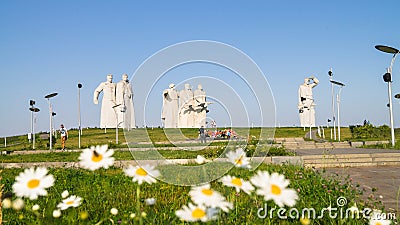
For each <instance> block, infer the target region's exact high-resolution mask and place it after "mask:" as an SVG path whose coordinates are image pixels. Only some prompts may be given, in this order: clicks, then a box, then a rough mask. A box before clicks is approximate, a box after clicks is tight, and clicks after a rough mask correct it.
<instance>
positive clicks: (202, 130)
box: [199, 126, 206, 143]
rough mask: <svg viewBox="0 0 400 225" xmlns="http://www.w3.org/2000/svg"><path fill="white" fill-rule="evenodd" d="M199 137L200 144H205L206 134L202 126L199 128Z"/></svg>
mask: <svg viewBox="0 0 400 225" xmlns="http://www.w3.org/2000/svg"><path fill="white" fill-rule="evenodd" d="M199 135H200V142H201V143H206V132H205V130H204V126H201V127H200V128H199Z"/></svg>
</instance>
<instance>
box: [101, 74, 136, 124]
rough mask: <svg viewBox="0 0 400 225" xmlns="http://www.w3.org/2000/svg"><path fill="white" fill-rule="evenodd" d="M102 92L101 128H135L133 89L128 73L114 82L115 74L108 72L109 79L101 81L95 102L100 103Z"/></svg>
mask: <svg viewBox="0 0 400 225" xmlns="http://www.w3.org/2000/svg"><path fill="white" fill-rule="evenodd" d="M101 92H103V99H102V101H101V114H100V128H115V127H117V126H118V127H119V128H126V129H131V128H135V127H136V124H135V111H134V107H133V91H132V85H131V84H130V83H129V79H128V75H127V74H123V75H122V80H121V81H119V82H118V83H113V75H112V74H108V75H107V81H106V82H102V83H100V85H99V86H98V87H97V88H96V90H95V91H94V96H93V102H94V104H98V102H99V101H98V98H99V95H100V93H101Z"/></svg>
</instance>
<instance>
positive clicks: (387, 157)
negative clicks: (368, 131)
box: [302, 153, 400, 168]
mask: <svg viewBox="0 0 400 225" xmlns="http://www.w3.org/2000/svg"><path fill="white" fill-rule="evenodd" d="M302 160H303V165H304V166H306V167H315V168H322V167H361V166H397V165H400V153H371V154H337V155H307V156H302Z"/></svg>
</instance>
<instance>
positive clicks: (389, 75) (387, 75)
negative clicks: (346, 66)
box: [375, 45, 399, 146]
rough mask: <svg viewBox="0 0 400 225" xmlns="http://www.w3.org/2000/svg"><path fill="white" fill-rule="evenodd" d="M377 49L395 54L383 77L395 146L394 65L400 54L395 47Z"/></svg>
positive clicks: (379, 47) (381, 46) (379, 46)
mask: <svg viewBox="0 0 400 225" xmlns="http://www.w3.org/2000/svg"><path fill="white" fill-rule="evenodd" d="M375 48H376V49H378V50H379V51H381V52H385V53H390V54H393V57H392V61H391V62H390V66H389V68H387V71H386V73H385V74H384V75H383V80H384V81H385V82H387V83H388V97H389V113H390V132H391V136H392V146H394V144H395V138H394V125H393V104H392V67H393V63H394V61H395V59H396V56H397V54H398V53H399V50H398V49H395V48H393V47H389V46H384V45H376V46H375Z"/></svg>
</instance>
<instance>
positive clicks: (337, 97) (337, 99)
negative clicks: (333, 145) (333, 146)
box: [331, 80, 345, 141]
mask: <svg viewBox="0 0 400 225" xmlns="http://www.w3.org/2000/svg"><path fill="white" fill-rule="evenodd" d="M331 83H332V84H335V85H337V86H339V87H340V89H339V93H338V94H337V95H336V103H337V118H338V140H339V141H340V93H341V92H342V87H344V86H345V85H344V84H343V83H340V82H338V81H334V80H331Z"/></svg>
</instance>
